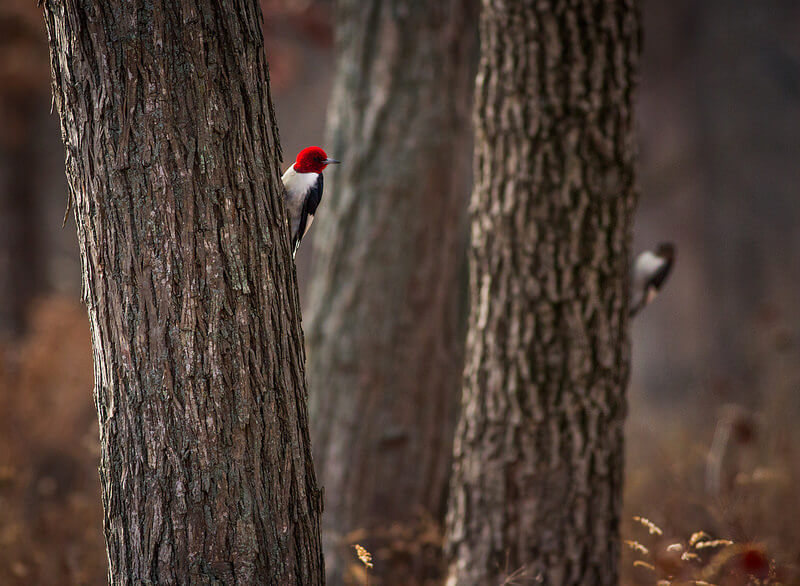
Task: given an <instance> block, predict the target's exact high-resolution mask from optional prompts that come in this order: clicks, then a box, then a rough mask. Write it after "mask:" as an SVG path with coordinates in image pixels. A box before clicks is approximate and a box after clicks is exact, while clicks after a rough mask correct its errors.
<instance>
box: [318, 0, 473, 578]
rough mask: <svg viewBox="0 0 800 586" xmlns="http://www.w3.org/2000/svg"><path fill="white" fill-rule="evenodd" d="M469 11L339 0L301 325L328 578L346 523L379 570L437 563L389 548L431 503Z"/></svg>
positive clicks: (446, 428)
mask: <svg viewBox="0 0 800 586" xmlns="http://www.w3.org/2000/svg"><path fill="white" fill-rule="evenodd" d="M477 13H478V6H477V1H473V0H469V1H466V2H463V1H457V0H447V1H444V2H427V1H425V0H391V1H382V0H370V1H365V2H362V1H355V0H344V1H342V2H339V3H338V14H337V46H338V62H337V73H336V78H335V82H334V89H333V98H332V104H331V107H330V119H329V133H328V134H329V137H330V138H329V140H328V141H327V142H326V148H327V149H328V152H330V153H332V154H333V156H335V157H336V158H338V159H341V160H342V161H343V164H342V165H341V168H338V167H337V168H336V169H329V171H328V173H330V174H329V175H328V177H330V181H328V177H326V182H327V184H326V192H325V199H323V202H322V204H321V205H322V207H321V210H322V211H321V213H320V214H318V220H317V222H315V224H314V228H313V230H312V232H313V236H314V242H315V259H316V263H315V271H314V281H313V283H312V285H311V290H310V303H309V315H310V319H309V327H308V344H309V367H308V368H309V380H310V384H311V388H312V390H311V414H312V431H313V436H314V445H315V453H314V456H315V461H316V462H317V465H318V467H319V468H318V469H319V470H320V475H321V478H322V482H323V484H324V487H325V499H326V501H325V502H326V511H325V515H324V518H323V539H324V541H325V543H326V564H327V568H328V580H329V582H330V583H339V582H340V581H341V580H342V572H343V570H344V566H345V565H346V563H345V562H346V561H348V560H349V561H353V560H355V558H354V557H353V552H352V548H351V547H348V545H349V544H351V543H352V540H350V539H349V538H348V537H347V534H348V533H350V532H352V531H354V530H357V529H366V531H367V536H368V537H367V539H364V537H363V535H362V536H361V537H359V539H360V540H361V541H362V542H363V543H365V545H367V546H368V548H372V550H373V552H374V553H375V554H376V561H377V562H378V566H379V567H381V568H382V571H381V572H380V577H381V580H382V582H381V583H382V584H390V583H392V584H404V585H407V584H409V583H414V582H415V580H417V579H418V578H419V577H420V576H421V575H423V574H425V573H426V572H428V571H429V570H431V566H438V565H439V563H440V562H441V555H440V549H439V548H438V547H436V546H434V547H432V548H429V550H428V553H430V551H431V550H432V551H433V552H434V553H431V554H430V556H426V555H423V554H420V555H408V554H407V553H405V554H401V555H398V554H397V553H396V552H397V549H398V547H399V548H401V549H402V548H404V547H405V546H406V545H411V544H410V543H405V542H406V541H408V542H416V541H417V536H418V533H419V532H420V531H422V530H424V527H423V526H422V525H421V524H420V521H421V520H422V519H426V520H427V521H428V524H427V527H430V524H431V523H434V524H436V526H437V527H438V526H439V525H440V523H441V522H443V518H444V504H445V496H444V495H445V492H446V489H447V481H448V476H449V470H450V460H451V457H452V438H453V432H454V428H455V420H456V407H457V401H458V395H459V390H460V381H461V372H462V365H463V345H464V329H465V328H464V325H463V324H464V322H465V318H466V312H465V309H464V302H465V301H466V300H465V299H464V295H462V293H461V291H462V290H464V289H465V280H466V276H465V268H466V222H465V220H466V214H465V210H466V206H467V202H468V193H469V180H470V171H469V157H470V155H469V152H470V144H471V141H470V128H469V117H470V111H471V95H472V89H473V86H474V69H475V62H476V60H477ZM331 171H332V172H331ZM391 527H393V528H394V529H393V530H391V531H390V528H391ZM387 544H393V545H394V546H395V547H394V548H392V547H384V545H387ZM378 550H380V551H378ZM393 551H394V553H392V552H393ZM423 557H427V558H428V559H427V561H423V560H422V558H423ZM439 571H441V570H439Z"/></svg>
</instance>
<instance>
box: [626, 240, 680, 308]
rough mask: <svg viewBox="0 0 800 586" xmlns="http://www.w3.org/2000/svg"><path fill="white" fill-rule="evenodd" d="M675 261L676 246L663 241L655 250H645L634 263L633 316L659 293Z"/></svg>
mask: <svg viewBox="0 0 800 586" xmlns="http://www.w3.org/2000/svg"><path fill="white" fill-rule="evenodd" d="M674 261H675V246H674V245H673V244H672V243H670V242H662V243H661V244H659V245H658V248H656V251H655V252H650V251H649V250H645V251H644V252H643V253H641V254H640V255H639V256H638V257H636V262H635V263H634V265H633V299H632V301H631V317H633V316H634V315H636V314H637V313H639V311H641V310H642V309H643V308H644V306H645V305H648V304H649V303H650V302H652V301H653V299H655V298H656V295H658V291H659V289H661V287H662V286H663V285H664V281H666V280H667V277H668V276H669V273H670V271H671V270H672V264H673V262H674Z"/></svg>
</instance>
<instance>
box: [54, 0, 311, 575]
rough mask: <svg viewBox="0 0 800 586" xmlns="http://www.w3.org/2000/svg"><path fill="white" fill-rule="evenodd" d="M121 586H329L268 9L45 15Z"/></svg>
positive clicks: (132, 7) (126, 7) (107, 8)
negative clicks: (264, 29) (268, 53)
mask: <svg viewBox="0 0 800 586" xmlns="http://www.w3.org/2000/svg"><path fill="white" fill-rule="evenodd" d="M45 19H46V23H47V29H48V33H49V37H50V44H51V58H52V70H53V78H54V88H53V89H54V96H55V102H56V106H57V107H58V111H59V113H60V116H61V121H62V134H63V139H64V143H65V146H66V158H67V161H66V167H67V176H68V179H69V184H70V187H71V189H72V192H73V197H74V206H75V220H76V223H77V226H78V240H79V243H80V249H81V258H82V265H83V284H84V299H85V302H86V304H87V305H88V309H89V318H90V323H91V332H92V339H93V346H94V367H95V385H96V386H95V398H96V403H97V409H98V414H99V419H100V437H101V442H102V454H101V464H100V476H101V483H102V496H103V505H104V509H105V520H104V529H105V537H106V543H107V547H108V557H109V562H110V580H111V582H112V583H113V584H234V583H235V584H280V585H286V584H303V585H305V584H319V583H322V581H323V578H322V556H321V542H320V538H319V515H320V509H321V502H320V493H319V491H318V489H317V485H316V481H315V477H314V471H313V468H312V465H311V457H310V446H309V438H308V430H307V415H306V387H305V380H304V350H303V342H302V335H301V330H300V325H299V324H300V313H299V308H298V299H297V290H296V283H295V280H294V272H293V269H292V260H291V252H290V249H289V242H288V236H287V229H286V223H285V215H284V211H283V206H282V204H281V198H280V195H279V194H280V190H279V189H280V183H279V181H280V179H279V156H280V148H279V143H278V134H277V127H276V124H275V116H274V112H273V109H272V104H271V98H270V94H269V84H268V77H267V62H266V57H265V55H264V48H263V38H262V33H261V27H260V24H261V13H260V9H259V7H258V3H257V2H256V0H241V1H239V2H235V3H228V4H221V3H219V2H213V1H211V0H181V1H180V2H173V1H168V0H156V1H144V0H134V1H124V2H123V1H119V0H117V1H115V2H110V3H98V2H93V1H88V0H46V1H45Z"/></svg>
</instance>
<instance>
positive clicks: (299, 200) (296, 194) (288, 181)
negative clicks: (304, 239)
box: [281, 164, 319, 234]
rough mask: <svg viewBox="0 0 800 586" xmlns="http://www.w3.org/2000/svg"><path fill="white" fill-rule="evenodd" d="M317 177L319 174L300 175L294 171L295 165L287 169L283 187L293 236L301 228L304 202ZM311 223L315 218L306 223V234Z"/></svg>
mask: <svg viewBox="0 0 800 586" xmlns="http://www.w3.org/2000/svg"><path fill="white" fill-rule="evenodd" d="M317 177H319V173H298V172H297V171H295V170H294V164H293V165H292V166H291V167H289V168H288V169H286V173H284V174H283V177H281V181H283V186H284V188H285V189H286V200H285V203H286V211H287V212H288V213H289V218H290V220H291V221H290V225H291V228H292V234H294V233H295V232H296V231H297V229H298V227H299V226H300V213H301V211H302V209H303V202H304V201H305V199H306V195H308V192H309V190H310V189H311V188H312V187H314V184H316V182H317ZM311 221H313V216H311V218H310V219H309V220H307V221H306V232H307V231H308V229H309V228H310V227H311Z"/></svg>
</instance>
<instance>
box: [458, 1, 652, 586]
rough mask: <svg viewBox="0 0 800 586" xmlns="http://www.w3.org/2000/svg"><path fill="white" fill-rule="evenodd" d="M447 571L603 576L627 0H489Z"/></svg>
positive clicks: (618, 470) (608, 537)
mask: <svg viewBox="0 0 800 586" xmlns="http://www.w3.org/2000/svg"><path fill="white" fill-rule="evenodd" d="M480 30H481V59H480V65H479V72H478V76H477V86H476V98H475V100H476V108H475V125H476V138H475V141H476V147H475V174H476V177H475V186H474V191H473V195H472V203H471V208H470V209H471V221H472V231H471V236H472V244H471V248H470V253H469V257H470V269H471V274H470V302H471V309H470V317H469V333H468V338H467V349H466V364H465V380H464V392H463V399H462V414H461V419H460V421H459V425H458V430H457V432H456V440H455V461H454V469H453V479H452V485H451V495H450V504H449V510H448V517H447V529H448V555H449V559H450V565H449V569H448V584H458V585H459V586H469V585H478V584H480V585H485V584H497V583H500V582H501V581H502V580H503V578H508V577H509V576H511V575H513V576H515V577H516V578H517V579H518V581H519V582H523V581H525V580H530V581H536V580H538V581H540V582H541V583H543V584H553V585H555V584H558V585H567V584H615V583H616V578H617V565H618V562H617V558H618V553H619V541H618V522H619V514H620V505H621V500H622V499H621V497H622V472H623V423H624V415H625V408H626V403H625V387H626V383H627V380H628V371H629V343H628V324H627V317H626V316H627V306H628V299H627V280H628V279H627V275H628V268H629V264H628V254H629V250H628V249H629V241H630V233H631V225H632V219H633V211H634V207H635V202H636V188H635V183H634V178H635V173H634V162H635V158H636V149H635V139H634V127H633V105H632V94H633V89H634V86H635V76H636V67H637V61H638V55H639V46H640V17H639V11H638V2H636V0H611V1H602V0H580V1H578V2H569V1H567V0H550V1H545V2H540V1H538V2H537V1H533V0H526V1H524V2H494V1H491V0H484V2H483V9H482V13H481V20H480Z"/></svg>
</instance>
